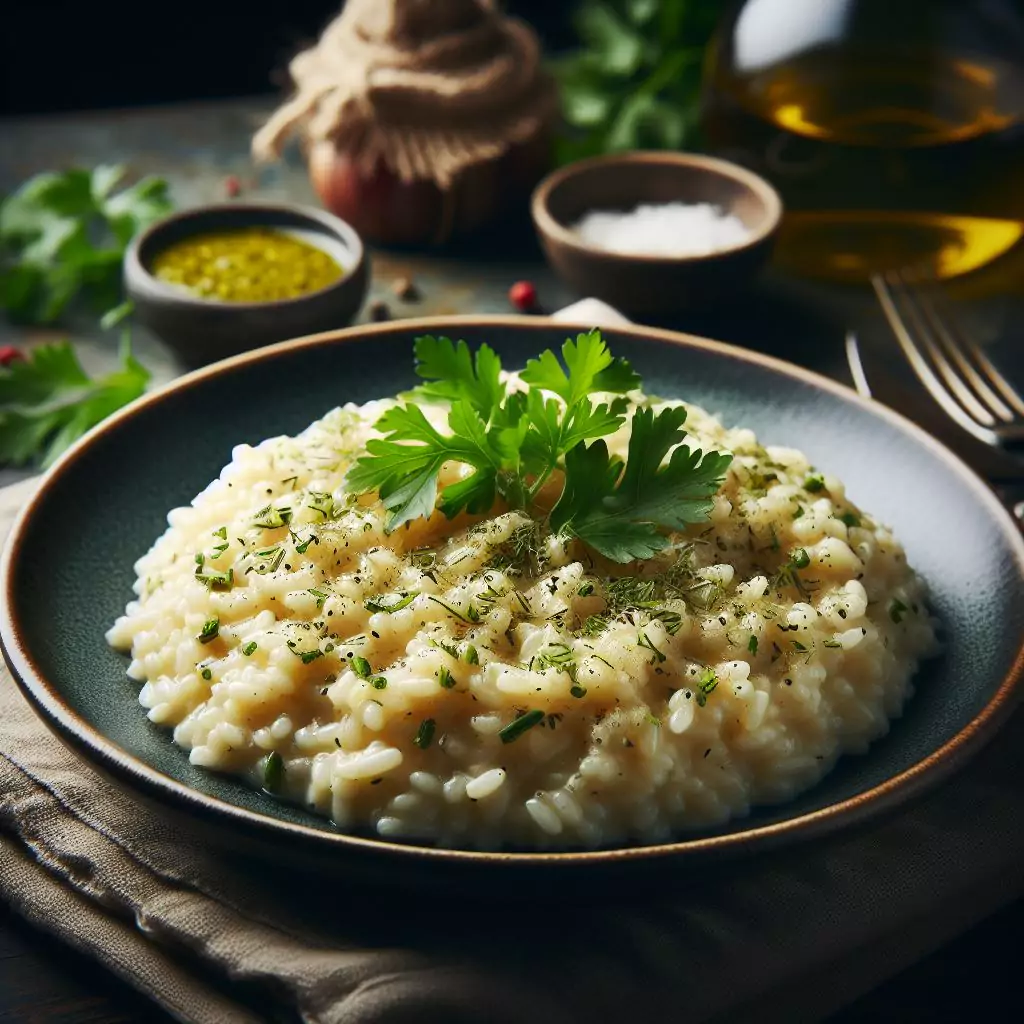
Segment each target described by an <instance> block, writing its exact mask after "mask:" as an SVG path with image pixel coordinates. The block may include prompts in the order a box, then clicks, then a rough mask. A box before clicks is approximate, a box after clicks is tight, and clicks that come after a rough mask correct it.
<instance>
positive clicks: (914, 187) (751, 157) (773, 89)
mask: <svg viewBox="0 0 1024 1024" xmlns="http://www.w3.org/2000/svg"><path fill="white" fill-rule="evenodd" d="M703 111H704V128H705V131H706V134H707V138H708V142H709V144H710V148H711V150H712V151H713V152H716V153H718V154H719V155H721V156H725V157H727V158H729V159H732V160H736V161H738V162H740V163H744V164H746V165H747V166H750V167H752V168H753V169H754V170H756V171H758V172H759V173H761V174H763V175H764V176H765V177H767V178H768V179H769V180H770V181H771V182H772V183H773V184H774V185H775V186H776V187H777V188H778V189H779V191H780V192H781V194H782V196H783V198H784V200H785V202H786V207H787V215H786V218H785V221H784V225H783V230H782V233H781V235H780V239H779V248H778V251H777V259H778V261H779V262H780V263H781V264H782V265H784V266H789V267H791V268H793V269H795V270H797V271H800V272H803V273H807V274H812V275H816V276H822V277H827V278H831V279H839V280H849V281H863V280H865V279H867V277H869V276H870V274H871V273H873V272H875V271H877V270H885V269H892V268H899V267H907V266H914V267H918V268H922V269H926V270H928V271H930V272H932V273H935V274H937V275H938V276H940V277H953V276H955V275H957V274H963V273H966V272H967V271H970V270H973V269H975V268H976V267H980V266H982V265H983V264H985V263H987V262H988V261H990V260H992V259H994V258H995V257H997V256H999V255H1001V254H1002V253H1004V252H1006V251H1007V250H1008V249H1009V248H1010V247H1011V246H1013V245H1014V244H1015V243H1017V242H1018V241H1019V240H1020V238H1021V236H1022V234H1024V123H1022V122H1024V14H1022V5H1021V4H1019V3H1016V2H1015V0H746V2H745V3H742V4H739V5H738V6H737V7H736V8H735V10H734V11H733V12H732V15H731V17H728V18H727V19H726V21H725V22H724V24H723V26H722V28H721V29H720V31H719V34H718V36H717V38H716V40H715V42H714V44H713V45H712V47H711V50H710V52H709V55H708V64H707V67H706V75H705V92H704V105H703Z"/></svg>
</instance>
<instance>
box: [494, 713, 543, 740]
mask: <svg viewBox="0 0 1024 1024" xmlns="http://www.w3.org/2000/svg"><path fill="white" fill-rule="evenodd" d="M543 721H544V712H543V711H536V710H534V711H527V712H526V713H525V714H522V715H520V716H519V717H518V718H516V719H515V720H514V721H512V722H509V723H508V725H506V726H505V728H504V729H502V730H501V732H499V733H498V738H499V739H500V740H501V742H502V743H514V742H515V741H516V740H517V739H519V737H520V736H522V735H523V733H524V732H526V731H527V730H528V729H532V728H533V727H534V726H535V725H537V724H539V723H540V722H543Z"/></svg>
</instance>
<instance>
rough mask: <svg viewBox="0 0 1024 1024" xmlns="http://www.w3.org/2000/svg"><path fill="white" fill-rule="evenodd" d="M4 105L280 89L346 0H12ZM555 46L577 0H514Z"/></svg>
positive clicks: (4, 31) (2, 45)
mask: <svg viewBox="0 0 1024 1024" xmlns="http://www.w3.org/2000/svg"><path fill="white" fill-rule="evenodd" d="M0 6H2V7H3V13H2V16H0V114H33V113H44V112H49V111H67V110H88V109H95V108H99V107H121V106H134V105H139V104H149V103H168V102H173V101H175V100H194V99H214V98H217V97H225V96H244V95H251V94H254V93H261V92H268V91H270V92H272V91H275V90H281V89H284V88H285V87H286V86H287V77H286V75H285V70H286V68H287V64H288V60H289V58H290V57H292V56H293V55H294V54H295V53H296V52H297V51H299V50H301V49H304V48H305V47H307V46H309V45H311V44H312V43H313V42H315V40H316V38H317V37H318V36H319V34H320V31H321V30H322V29H323V27H324V26H325V25H326V24H327V22H328V21H330V20H331V19H332V18H333V17H334V16H335V15H336V14H337V13H338V12H339V11H340V10H341V7H342V2H341V0H284V2H280V0H278V2H271V0H265V2H263V3H259V4H249V3H238V2H237V0H234V2H231V0H205V2H204V0H171V2H169V3H157V2H155V0H92V2H90V0H7V2H6V3H3V4H2V5H0ZM503 6H504V8H505V9H506V10H507V11H509V12H510V13H514V14H519V15H521V16H523V17H524V18H526V19H527V20H529V21H530V22H532V23H533V24H534V25H535V26H536V27H537V29H538V30H539V32H540V34H541V37H542V40H543V42H544V44H545V46H546V47H547V48H548V49H558V48H561V47H564V46H566V45H567V44H568V43H569V42H571V39H572V36H571V33H570V30H569V16H570V13H571V11H572V7H573V4H572V3H571V2H570V0H546V2H545V0H511V2H506V3H505V4H504V5H503Z"/></svg>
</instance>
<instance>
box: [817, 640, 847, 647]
mask: <svg viewBox="0 0 1024 1024" xmlns="http://www.w3.org/2000/svg"><path fill="white" fill-rule="evenodd" d="M821 645H822V647H842V646H843V645H842V644H841V643H840V642H839V641H838V640H822V642H821Z"/></svg>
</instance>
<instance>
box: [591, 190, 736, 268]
mask: <svg viewBox="0 0 1024 1024" xmlns="http://www.w3.org/2000/svg"><path fill="white" fill-rule="evenodd" d="M573 231H575V232H576V234H577V235H579V237H580V239H581V240H582V241H584V242H586V243H587V244H589V245H594V246H597V248H599V249H605V250H607V251H608V252H620V253H626V254H631V255H637V256H642V255H662V256H708V255H710V254H711V253H713V252H718V251H719V250H722V249H730V248H732V247H733V246H736V245H740V244H742V243H743V242H745V241H746V240H747V239H748V238H749V237H750V229H749V228H747V226H746V225H745V224H744V223H743V221H741V220H740V219H739V217H737V216H736V215H735V214H732V213H726V212H725V211H723V210H722V209H721V207H719V206H715V205H714V204H712V203H681V202H675V203H641V204H640V205H639V206H637V207H636V208H635V209H633V210H629V211H618V210H591V211H590V212H589V213H586V214H584V215H583V216H582V217H581V218H580V219H579V220H578V221H577V222H576V223H575V224H574V225H573Z"/></svg>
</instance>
